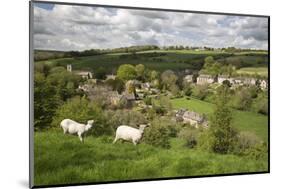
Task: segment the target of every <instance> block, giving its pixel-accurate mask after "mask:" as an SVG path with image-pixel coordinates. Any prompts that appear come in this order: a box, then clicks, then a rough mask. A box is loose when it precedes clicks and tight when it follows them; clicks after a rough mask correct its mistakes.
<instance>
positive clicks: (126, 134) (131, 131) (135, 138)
mask: <svg viewBox="0 0 281 189" xmlns="http://www.w3.org/2000/svg"><path fill="white" fill-rule="evenodd" d="M146 126H147V125H140V126H139V129H136V128H133V127H130V126H127V125H121V126H119V127H118V128H117V130H116V136H115V139H114V141H113V144H114V143H115V142H116V141H117V140H118V139H122V140H126V141H131V142H133V144H134V145H137V143H138V142H139V141H140V139H141V137H142V134H143V131H144V128H145V127H146Z"/></svg>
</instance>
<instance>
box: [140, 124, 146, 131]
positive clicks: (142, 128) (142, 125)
mask: <svg viewBox="0 0 281 189" xmlns="http://www.w3.org/2000/svg"><path fill="white" fill-rule="evenodd" d="M147 126H148V125H145V124H141V125H140V126H139V128H140V129H141V130H144V128H146V127H147Z"/></svg>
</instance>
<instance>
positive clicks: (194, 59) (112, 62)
mask: <svg viewBox="0 0 281 189" xmlns="http://www.w3.org/2000/svg"><path fill="white" fill-rule="evenodd" d="M210 55H212V56H213V57H214V58H215V59H218V61H221V62H224V63H230V64H233V65H237V64H239V65H241V64H242V65H247V66H251V67H252V66H259V67H260V66H262V67H266V66H267V54H263V53H252V54H250V55H247V56H246V55H240V54H238V55H233V54H231V53H226V52H216V51H194V50H169V51H165V50H153V51H142V52H137V53H109V54H102V55H94V56H86V57H75V58H61V59H53V60H47V61H38V62H36V63H40V62H41V63H49V64H57V65H62V66H66V65H67V64H72V66H73V68H74V69H88V70H92V71H94V70H96V69H98V68H99V67H103V68H105V69H106V70H107V72H108V73H112V72H114V71H115V70H116V69H117V68H118V66H120V65H122V64H125V63H126V64H132V65H137V64H143V65H145V66H146V67H147V68H150V69H155V70H158V71H165V70H167V69H172V70H175V71H180V70H183V69H194V70H200V69H201V68H202V66H203V64H204V59H205V58H206V57H207V56H210ZM241 62H242V63H241ZM263 69H266V68H263Z"/></svg>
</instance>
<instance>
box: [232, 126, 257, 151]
mask: <svg viewBox="0 0 281 189" xmlns="http://www.w3.org/2000/svg"><path fill="white" fill-rule="evenodd" d="M260 142H261V141H260V140H259V138H258V137H257V136H256V135H255V134H254V133H250V132H240V133H239V135H238V137H237V144H236V145H235V148H236V149H235V153H236V154H238V155H245V154H246V153H247V150H249V149H251V148H253V147H255V145H257V144H258V143H260Z"/></svg>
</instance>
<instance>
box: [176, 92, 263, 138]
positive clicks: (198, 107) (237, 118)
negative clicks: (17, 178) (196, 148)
mask: <svg viewBox="0 0 281 189" xmlns="http://www.w3.org/2000/svg"><path fill="white" fill-rule="evenodd" d="M171 102H172V105H173V108H175V109H179V108H186V109H189V110H193V111H195V112H198V113H201V114H206V115H207V117H210V115H211V114H212V113H213V110H214V104H212V103H209V102H206V101H202V100H198V99H195V98H191V97H189V98H188V99H187V98H177V99H172V100H171ZM232 112H233V123H232V124H233V126H234V127H235V128H237V129H239V130H240V131H250V132H254V133H255V134H256V135H257V136H258V137H260V138H261V139H262V140H264V141H267V139H268V116H266V115H262V114H258V113H254V112H250V111H240V110H235V109H233V110H232Z"/></svg>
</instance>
